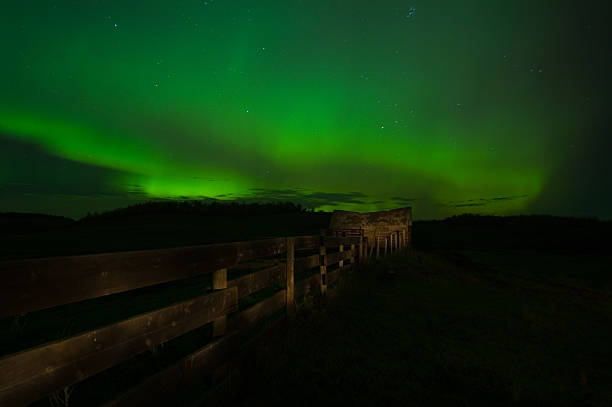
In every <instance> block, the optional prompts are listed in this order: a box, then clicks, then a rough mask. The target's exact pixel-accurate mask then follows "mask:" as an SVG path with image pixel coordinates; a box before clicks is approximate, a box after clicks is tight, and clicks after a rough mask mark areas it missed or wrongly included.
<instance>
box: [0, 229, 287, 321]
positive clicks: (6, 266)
mask: <svg viewBox="0 0 612 407" xmlns="http://www.w3.org/2000/svg"><path fill="white" fill-rule="evenodd" d="M284 250H285V239H284V238H279V239H267V240H256V241H252V242H237V243H227V244H216V245H206V246H191V247H181V248H174V249H163V250H142V251H134V252H122V253H107V254H94V255H85V256H72V257H58V258H48V259H35V260H19V261H8V262H0V278H2V284H1V285H0V318H2V317H6V316H10V315H20V314H24V313H27V312H30V311H34V310H38V309H43V308H49V307H53V306H57V305H62V304H68V303H71V302H76V301H81V300H86V299H90V298H95V297H101V296H104V295H109V294H114V293H119V292H123V291H129V290H134V289H137V288H141V287H146V286H150V285H155V284H160V283H165V282H168V281H173V280H178V279H182V278H187V277H192V276H196V275H199V274H204V273H211V272H213V271H215V270H218V269H221V268H228V267H232V266H235V265H237V264H238V263H239V262H241V261H245V260H249V259H252V258H256V257H264V256H269V255H274V254H279V253H282V252H284Z"/></svg>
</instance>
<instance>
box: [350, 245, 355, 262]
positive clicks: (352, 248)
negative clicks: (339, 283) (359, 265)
mask: <svg viewBox="0 0 612 407" xmlns="http://www.w3.org/2000/svg"><path fill="white" fill-rule="evenodd" d="M349 260H350V261H351V267H355V244H351V257H350V258H349Z"/></svg>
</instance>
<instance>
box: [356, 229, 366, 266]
mask: <svg viewBox="0 0 612 407" xmlns="http://www.w3.org/2000/svg"><path fill="white" fill-rule="evenodd" d="M363 249H364V247H363V235H361V236H359V257H358V258H357V259H358V260H357V261H358V262H359V264H362V263H363Z"/></svg>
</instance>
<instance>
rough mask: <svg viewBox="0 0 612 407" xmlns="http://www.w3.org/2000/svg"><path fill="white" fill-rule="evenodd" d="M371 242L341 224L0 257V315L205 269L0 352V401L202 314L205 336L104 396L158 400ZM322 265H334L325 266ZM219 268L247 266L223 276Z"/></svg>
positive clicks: (30, 398) (45, 391)
mask: <svg viewBox="0 0 612 407" xmlns="http://www.w3.org/2000/svg"><path fill="white" fill-rule="evenodd" d="M384 241H385V246H384V248H385V250H384V253H387V248H388V249H389V250H388V252H389V253H390V252H394V251H397V250H400V249H402V248H403V246H402V239H401V237H400V236H399V234H398V233H392V234H389V235H388V236H384ZM404 241H405V240H404ZM373 243H374V244H371V243H370V242H368V239H367V238H365V237H364V235H363V232H362V231H360V230H354V229H351V230H335V231H333V230H332V231H322V233H321V235H313V236H297V237H288V238H276V239H266V240H257V241H250V242H237V243H224V244H215V245H206V246H192V247H181V248H175V249H164V250H145V251H134V252H122V253H109V254H95V255H85V256H72V257H58V258H48V259H35V260H20V261H7V262H0V277H1V278H2V281H3V284H2V285H0V318H7V317H12V316H19V315H23V314H26V313H29V312H33V311H37V310H42V309H47V308H51V307H57V306H60V305H65V304H70V303H75V302H78V301H83V300H88V299H93V298H97V297H102V296H107V295H111V294H117V293H122V292H127V291H132V290H136V289H140V288H143V287H148V286H155V285H159V284H162V283H167V282H171V281H175V280H180V279H186V278H190V277H194V276H198V275H204V274H210V275H211V287H210V288H211V289H210V291H209V292H207V293H206V294H205V295H202V296H198V297H196V298H192V299H189V300H186V301H181V302H178V303H174V304H172V305H169V306H166V307H163V308H160V309H157V310H154V311H151V312H147V313H144V314H140V315H136V316H133V317H131V318H127V319H124V320H122V321H119V322H115V323H111V324H109V325H106V326H103V327H100V328H97V329H94V330H90V331H88V332H85V333H81V334H77V335H74V336H71V337H69V338H65V339H61V340H58V341H53V342H51V343H44V344H40V345H39V346H36V347H34V348H30V349H26V350H23V351H20V352H17V353H14V354H9V355H5V356H3V357H1V358H0V405H2V406H22V405H27V404H29V403H31V402H35V401H37V400H39V399H41V398H44V397H45V396H47V395H49V394H51V393H53V392H55V391H57V390H60V389H64V388H66V387H67V386H70V385H72V384H74V383H77V382H80V381H82V380H84V379H86V378H88V377H91V376H93V375H96V374H97V373H99V372H101V371H103V370H106V369H108V368H110V367H112V366H115V365H117V364H119V363H121V362H123V361H126V360H128V359H130V358H132V357H134V356H136V355H138V354H141V353H143V352H147V351H151V350H154V349H155V348H156V347H157V346H159V345H160V344H163V343H165V342H167V341H170V340H172V339H174V338H177V337H179V336H181V335H184V334H185V333H188V332H189V331H192V330H194V329H197V328H200V327H202V326H204V325H206V324H209V323H212V326H213V336H214V337H216V339H215V340H214V341H213V342H211V343H209V344H208V345H206V346H204V347H203V348H201V349H200V350H198V351H196V352H194V353H192V354H190V355H188V356H186V357H185V358H183V359H181V360H179V361H178V362H177V363H176V364H175V365H173V366H171V367H169V368H167V369H165V370H163V371H161V372H159V373H157V374H154V375H153V376H151V377H149V378H148V379H147V380H145V381H144V382H143V383H141V384H140V385H138V386H137V387H135V388H133V389H132V390H130V391H128V392H126V393H124V394H123V395H121V396H120V397H118V398H117V399H115V400H114V401H112V402H110V403H108V404H107V405H109V406H120V405H126V406H127V405H130V406H132V405H136V404H142V403H143V402H145V401H146V400H147V399H149V400H151V401H155V400H158V401H159V399H157V398H156V397H158V396H160V395H161V394H163V393H167V392H166V391H165V390H162V389H164V388H166V389H167V388H171V389H174V388H176V386H177V385H178V384H179V383H180V384H188V383H190V382H191V383H197V380H198V379H197V378H198V377H200V375H201V374H203V373H205V372H210V371H211V370H212V369H213V368H214V367H215V366H217V365H219V364H221V363H222V362H223V361H224V360H227V359H228V358H230V356H231V354H232V352H234V351H235V349H236V347H238V346H240V344H241V341H242V338H241V335H242V333H243V332H245V331H247V330H249V329H250V328H252V327H254V326H256V325H257V324H259V323H260V322H261V321H262V320H264V319H265V318H267V317H269V316H271V315H273V314H275V313H276V312H278V311H280V310H282V309H283V308H284V309H285V310H286V315H289V316H290V315H293V314H294V313H295V310H296V300H297V299H300V298H302V297H304V295H306V294H307V293H309V292H316V291H320V292H322V293H325V291H326V290H327V287H328V285H329V284H331V283H332V282H333V281H335V280H337V278H338V277H339V273H341V272H342V271H343V270H345V269H346V268H347V267H351V266H353V265H354V264H356V263H357V262H360V263H363V262H365V261H367V259H368V258H369V257H370V256H371V255H372V253H373V249H374V247H375V248H376V254H377V255H380V254H381V253H380V248H381V244H380V241H379V240H378V237H377V239H376V241H375V242H373ZM336 249H337V250H336ZM345 263H346V264H345ZM330 266H335V268H336V270H335V271H329V270H328V267H330ZM316 267H318V268H319V273H316V274H313V275H312V276H309V277H308V278H305V279H302V280H300V281H298V282H296V281H295V275H296V274H299V273H303V272H305V271H307V270H312V269H313V268H316ZM228 269H230V270H239V271H240V270H242V271H245V270H246V271H250V270H252V269H255V270H254V271H253V272H249V273H247V274H244V275H241V276H239V277H237V278H234V279H229V280H228V278H227V275H228ZM272 285H281V286H282V287H284V288H283V289H281V290H280V291H278V292H276V293H275V294H273V295H271V296H269V297H267V298H265V299H263V300H261V301H259V302H257V303H256V304H254V305H252V306H250V307H249V308H247V309H244V310H240V309H239V300H240V298H243V297H246V296H249V295H251V294H253V293H256V292H258V291H260V290H262V289H264V288H267V287H270V286H272Z"/></svg>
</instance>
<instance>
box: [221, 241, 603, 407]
mask: <svg viewBox="0 0 612 407" xmlns="http://www.w3.org/2000/svg"><path fill="white" fill-rule="evenodd" d="M543 256H544V257H551V256H550V255H548V256H545V255H543ZM500 259H503V257H495V256H493V257H488V258H486V259H484V260H486V261H490V262H491V264H497V265H500V266H501V267H500V269H501V271H497V270H496V269H494V268H491V266H490V265H487V264H486V263H478V264H476V263H473V262H472V261H471V260H470V259H469V258H465V257H462V258H461V259H460V260H459V259H458V257H457V254H451V255H449V254H448V253H446V252H442V253H441V252H422V251H411V252H408V253H405V254H402V255H398V256H396V257H392V258H389V259H388V260H385V261H383V262H380V263H377V264H374V265H372V266H368V267H366V268H363V269H361V270H358V271H355V272H354V273H352V274H351V275H349V276H347V278H346V279H345V280H344V286H343V287H340V290H339V291H338V293H337V295H336V296H335V297H334V298H331V299H326V300H324V301H323V302H321V303H319V304H318V305H315V306H314V307H313V308H311V309H310V310H305V311H304V312H302V313H301V314H299V316H298V317H297V319H296V320H295V321H294V322H292V323H289V324H288V325H287V326H286V327H285V328H286V329H280V330H276V331H275V332H273V333H272V334H271V335H270V336H269V337H268V338H266V339H265V340H263V341H262V342H261V344H260V346H259V349H258V352H257V353H256V356H253V357H252V358H250V359H249V360H248V361H247V362H246V366H245V367H242V370H239V371H238V372H237V373H235V374H236V375H238V376H237V377H242V378H244V377H247V378H248V380H244V381H240V380H236V383H240V387H239V388H238V387H237V385H236V386H234V388H233V389H232V391H233V396H232V397H233V398H232V402H233V403H235V404H238V405H253V404H257V405H284V404H286V403H290V404H291V405H314V404H320V403H322V402H326V403H330V404H332V405H333V404H337V405H340V404H344V405H395V404H398V405H424V406H425V405H427V406H429V405H449V406H450V405H452V406H456V405H466V406H467V405H469V406H474V405H483V406H484V405H542V406H549V405H550V406H572V405H580V406H590V405H592V406H604V405H609V403H610V402H611V401H612V388H610V386H609V383H612V371H610V369H609V367H610V366H612V353H611V352H610V351H609V343H610V342H611V340H612V328H611V327H612V325H611V322H612V298H609V297H606V296H605V295H603V294H599V293H593V292H591V291H586V290H574V289H573V288H572V287H569V286H568V287H565V286H560V285H558V284H551V283H549V282H544V281H543V280H538V279H534V278H532V276H531V275H528V274H527V273H523V274H522V275H520V273H517V274H518V275H517V276H515V275H514V274H513V275H508V274H507V273H505V271H506V270H507V269H513V268H514V269H516V268H517V267H515V264H520V263H523V264H529V263H530V262H531V261H534V259H535V262H536V263H535V264H536V265H537V264H540V263H539V262H540V261H541V260H542V259H541V258H538V257H537V256H535V257H534V255H533V253H530V252H523V253H521V254H518V253H516V252H515V253H514V254H513V256H512V257H511V259H512V262H508V261H506V260H507V259H506V260H504V261H502V262H500ZM479 260H483V259H482V258H481V259H479ZM557 260H558V261H559V260H563V259H557ZM574 260H575V262H578V259H574ZM580 260H581V265H582V266H583V267H584V268H583V270H589V267H591V266H592V267H595V268H596V267H599V265H600V261H601V259H600V258H596V259H594V260H593V261H591V260H589V258H588V256H583V257H582V258H581V259H580ZM608 264H609V263H608ZM389 270H393V271H395V272H396V274H395V277H394V278H389V277H388V276H387V274H386V272H387V271H389ZM515 271H516V270H515ZM587 275H588V273H587ZM553 278H554V276H553V277H551V279H553ZM608 280H610V279H609V278H608ZM564 282H567V281H564ZM584 285H587V286H588V284H584ZM288 400H290V401H288Z"/></svg>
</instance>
